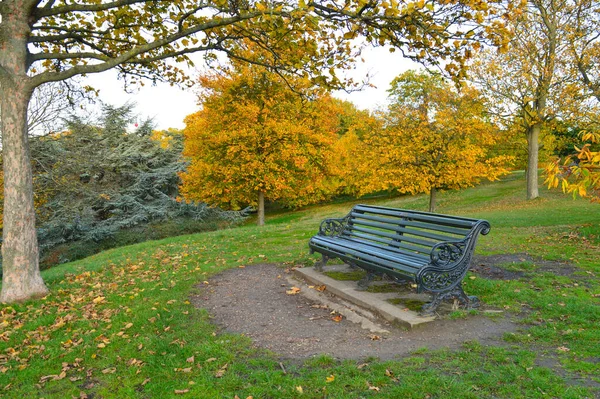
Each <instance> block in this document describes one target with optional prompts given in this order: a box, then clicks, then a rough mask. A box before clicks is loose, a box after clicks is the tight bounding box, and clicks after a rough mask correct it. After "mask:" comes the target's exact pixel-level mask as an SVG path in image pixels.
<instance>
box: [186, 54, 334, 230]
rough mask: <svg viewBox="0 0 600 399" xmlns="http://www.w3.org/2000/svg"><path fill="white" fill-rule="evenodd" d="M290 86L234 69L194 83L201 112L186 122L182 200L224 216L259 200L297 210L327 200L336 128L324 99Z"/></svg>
mask: <svg viewBox="0 0 600 399" xmlns="http://www.w3.org/2000/svg"><path fill="white" fill-rule="evenodd" d="M289 83H290V81H289V80H284V79H283V78H281V77H280V76H278V75H276V74H273V73H269V72H268V71H267V70H265V69H264V68H263V67H260V66H248V65H242V64H239V63H236V64H235V68H232V69H229V70H227V71H226V72H225V73H224V74H210V75H206V76H203V77H202V78H201V79H200V84H201V85H202V87H203V88H205V90H206V92H205V93H204V94H203V95H201V97H200V105H201V107H202V110H201V111H199V112H197V113H195V114H193V115H190V116H189V117H188V118H186V128H185V131H184V133H185V147H184V155H186V156H187V157H189V159H190V165H189V167H188V168H187V171H186V172H185V173H183V174H182V180H183V184H182V189H181V191H182V193H183V195H184V197H185V198H186V199H188V200H196V201H202V202H207V203H209V204H212V205H218V206H222V207H226V208H230V209H240V208H241V207H246V206H249V205H250V206H254V207H257V208H258V224H259V225H263V224H264V219H265V213H264V211H265V200H269V201H278V202H280V203H282V204H284V205H286V206H290V207H296V206H299V205H304V204H308V203H313V202H317V201H320V200H323V199H324V198H325V196H326V194H327V188H326V177H327V176H328V175H329V174H330V173H329V171H328V168H327V160H328V158H330V152H331V148H330V147H331V145H332V143H333V141H334V140H335V133H336V129H337V127H338V124H337V121H338V119H337V113H336V112H335V108H334V106H333V102H332V100H331V98H329V97H323V96H318V97H317V98H314V99H307V98H303V97H301V96H300V95H299V94H298V93H297V92H296V91H298V90H301V89H302V87H303V86H305V84H306V81H298V80H295V81H294V82H293V84H294V89H295V91H293V90H291V88H290V87H289V86H288V84H289Z"/></svg>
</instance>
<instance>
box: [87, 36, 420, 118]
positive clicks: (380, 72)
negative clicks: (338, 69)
mask: <svg viewBox="0 0 600 399" xmlns="http://www.w3.org/2000/svg"><path fill="white" fill-rule="evenodd" d="M363 58H364V60H365V63H364V64H359V65H357V66H356V68H355V70H354V71H353V74H352V76H353V78H354V79H355V80H356V81H360V80H362V79H363V78H364V77H365V76H366V75H367V73H369V74H370V75H371V81H370V82H371V83H372V84H373V85H375V86H376V88H367V89H365V90H363V91H360V92H353V93H345V92H336V93H334V96H335V97H338V98H341V99H344V100H348V101H352V102H353V103H354V104H355V105H356V106H357V107H358V108H360V109H371V110H374V109H376V108H378V107H381V106H384V105H385V102H386V98H387V93H386V90H387V89H388V88H389V84H390V82H391V81H392V79H394V78H395V77H396V76H398V75H399V74H400V73H402V72H404V71H406V70H407V69H410V68H418V66H417V64H415V63H413V62H411V61H410V60H407V59H404V58H403V57H402V55H401V54H400V53H399V52H395V53H390V52H389V51H388V50H387V49H386V48H383V47H378V48H367V49H365V50H364V51H363ZM82 83H84V84H89V85H91V86H92V87H94V88H96V89H98V90H99V99H100V100H101V101H103V102H105V103H108V104H111V105H114V106H120V105H123V104H124V103H125V102H127V101H132V102H135V103H136V113H137V114H138V115H139V116H140V118H141V119H146V118H148V117H150V118H153V119H154V122H155V124H156V127H157V128H158V129H160V130H162V129H167V128H169V127H174V128H183V127H184V123H183V119H184V118H185V117H186V116H187V115H189V114H191V113H193V112H196V111H197V110H198V105H197V102H196V101H197V97H196V94H195V93H194V89H193V88H192V89H188V90H182V89H180V88H178V87H172V86H170V85H168V84H163V83H159V84H157V85H155V86H151V84H150V83H146V86H144V87H142V88H141V89H139V90H136V91H135V92H134V93H133V94H129V93H127V92H125V91H124V90H123V82H122V81H119V80H118V79H117V74H116V72H115V71H107V72H104V73H100V74H93V75H90V76H88V77H87V78H85V79H84V80H83V81H82Z"/></svg>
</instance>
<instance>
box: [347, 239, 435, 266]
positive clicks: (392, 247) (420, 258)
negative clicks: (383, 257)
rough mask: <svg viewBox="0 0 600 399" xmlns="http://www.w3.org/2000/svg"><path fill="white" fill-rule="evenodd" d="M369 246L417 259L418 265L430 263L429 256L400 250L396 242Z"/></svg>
mask: <svg viewBox="0 0 600 399" xmlns="http://www.w3.org/2000/svg"><path fill="white" fill-rule="evenodd" d="M344 239H346V240H348V241H352V242H354V243H357V244H365V241H364V240H357V239H355V238H353V237H351V236H344ZM367 245H368V246H370V247H373V248H376V249H377V250H380V251H388V252H393V253H395V254H398V255H400V256H407V257H409V258H415V260H416V261H417V262H418V263H423V262H424V263H429V261H430V257H429V256H425V255H423V254H422V253H421V252H414V251H409V250H406V249H404V248H399V247H398V246H396V243H395V242H391V241H390V240H388V241H387V245H385V244H383V243H380V242H368V243H367Z"/></svg>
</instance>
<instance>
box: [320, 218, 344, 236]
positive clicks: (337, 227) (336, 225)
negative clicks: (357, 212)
mask: <svg viewBox="0 0 600 399" xmlns="http://www.w3.org/2000/svg"><path fill="white" fill-rule="evenodd" d="M347 221H348V218H347V217H345V218H343V219H325V220H323V221H322V222H321V226H320V227H319V235H321V236H328V237H337V236H340V235H342V233H343V232H344V229H345V228H346V223H347Z"/></svg>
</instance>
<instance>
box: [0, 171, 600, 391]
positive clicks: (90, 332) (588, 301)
mask: <svg viewBox="0 0 600 399" xmlns="http://www.w3.org/2000/svg"><path fill="white" fill-rule="evenodd" d="M524 188H525V183H524V180H523V178H522V174H514V175H512V176H510V177H509V178H507V179H505V180H504V181H502V182H499V183H490V184H485V185H482V186H480V187H477V188H473V189H468V190H463V191H460V192H447V193H444V194H441V195H440V196H439V197H440V198H439V204H438V212H440V213H449V214H455V215H464V216H471V217H479V218H485V219H488V220H489V221H490V223H491V225H492V231H491V233H490V234H489V235H488V236H485V237H481V239H480V241H479V243H478V253H480V254H485V255H490V254H506V253H525V252H526V253H528V254H530V255H533V256H537V257H541V258H544V259H547V260H557V261H565V262H570V263H573V264H574V265H575V266H576V271H575V273H573V274H572V275H569V276H557V275H555V274H553V273H549V272H547V271H543V270H537V267H536V265H535V263H534V264H523V265H521V266H519V265H516V266H515V265H513V266H512V267H513V268H515V267H516V268H519V267H521V268H522V269H523V272H524V276H523V277H522V278H520V279H518V280H511V281H499V280H486V279H484V278H479V277H478V278H475V279H467V280H466V283H465V284H466V290H467V291H468V292H469V293H472V294H475V295H478V296H479V297H480V299H481V300H482V301H483V302H484V303H486V304H489V305H493V306H496V307H498V308H502V309H505V310H506V313H507V314H508V316H509V317H513V318H515V319H518V320H519V323H521V326H522V328H520V329H519V331H518V332H516V333H507V334H506V336H505V337H504V340H503V343H502V345H500V346H497V347H488V346H482V345H481V344H479V343H478V342H475V341H473V342H467V343H465V344H464V345H463V346H462V348H461V349H460V350H452V351H451V350H440V351H432V350H428V349H426V348H423V349H421V350H418V351H416V352H414V353H413V354H411V355H410V356H407V357H403V358H399V359H397V360H394V361H386V362H381V361H378V360H377V359H363V360H361V361H359V362H355V361H338V360H335V359H333V358H331V357H328V356H321V357H317V358H312V359H308V360H306V361H303V362H298V361H294V362H292V361H290V362H284V363H283V365H284V368H285V371H284V368H282V367H281V365H280V363H279V362H280V360H279V359H278V358H277V357H276V356H275V355H274V354H270V353H267V352H266V351H260V350H257V349H254V348H253V347H252V345H251V342H250V340H249V339H248V338H247V337H244V336H242V335H228V334H220V333H217V332H216V328H215V327H214V326H213V325H212V324H211V322H210V319H209V315H208V314H207V312H206V311H205V310H202V309H196V308H194V307H193V305H192V304H190V302H189V300H188V299H189V297H190V294H192V293H194V292H195V290H196V288H195V286H196V285H197V284H202V283H203V282H204V281H206V282H209V281H210V278H211V276H212V275H214V274H215V273H218V272H220V271H222V270H224V269H228V268H234V267H238V266H241V265H249V264H252V263H263V262H272V263H279V264H281V265H282V266H288V267H289V266H292V265H296V264H306V265H310V264H312V263H314V261H316V260H317V256H316V255H315V256H309V255H308V251H307V241H308V239H309V238H310V236H311V235H313V234H314V233H315V232H316V231H317V229H318V225H319V223H320V221H321V220H322V219H323V218H325V217H332V216H333V217H340V216H343V215H344V214H345V213H346V212H347V211H348V210H349V208H350V207H351V206H352V204H353V203H342V204H339V203H338V204H332V205H323V206H315V207H310V208H307V209H304V210H300V211H294V212H289V213H280V214H277V215H274V216H272V217H270V218H267V226H265V227H264V228H260V229H259V228H257V227H255V226H251V225H246V226H243V227H238V228H233V229H229V230H221V231H216V232H210V233H202V234H196V235H190V236H181V237H174V238H169V239H165V240H161V241H153V242H146V243H142V244H137V245H133V246H129V247H124V248H119V249H114V250H109V251H106V252H102V253H100V254H98V255H95V256H92V257H89V258H86V259H83V260H81V261H77V262H73V263H69V264H65V265H61V266H58V267H55V268H53V269H50V270H47V271H45V272H44V273H43V276H44V278H45V280H46V282H47V283H48V284H49V286H50V289H51V292H52V293H51V295H49V296H48V297H46V298H44V299H42V300H39V301H34V302H29V303H24V304H18V305H12V306H6V305H0V397H5V398H20V399H21V398H71V397H75V398H86V397H87V398H130V397H131V398H138V397H139V398H170V397H184V398H185V397H189V398H230V399H234V398H236V397H237V398H240V399H245V398H248V397H252V398H254V399H256V398H368V397H373V398H375V397H379V398H419V399H426V398H430V399H431V398H490V399H491V398H565V399H566V398H573V399H575V398H595V397H600V377H598V376H600V327H599V326H600V283H599V281H598V276H599V275H600V227H599V226H600V206H599V205H597V204H590V203H589V202H587V201H585V200H572V199H571V198H568V197H564V196H563V195H562V194H561V193H560V192H547V191H546V190H544V189H542V190H541V196H542V197H541V198H540V199H538V200H535V201H529V202H527V201H525V200H524V198H525V192H524ZM357 202H363V201H357ZM368 202H369V203H377V204H380V205H390V206H395V207H403V208H411V209H420V210H425V209H426V205H427V198H426V197H425V196H416V197H402V198H394V199H390V198H388V199H370V200H368ZM257 289H260V287H257ZM464 317H471V316H470V315H469V314H465V315H464Z"/></svg>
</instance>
